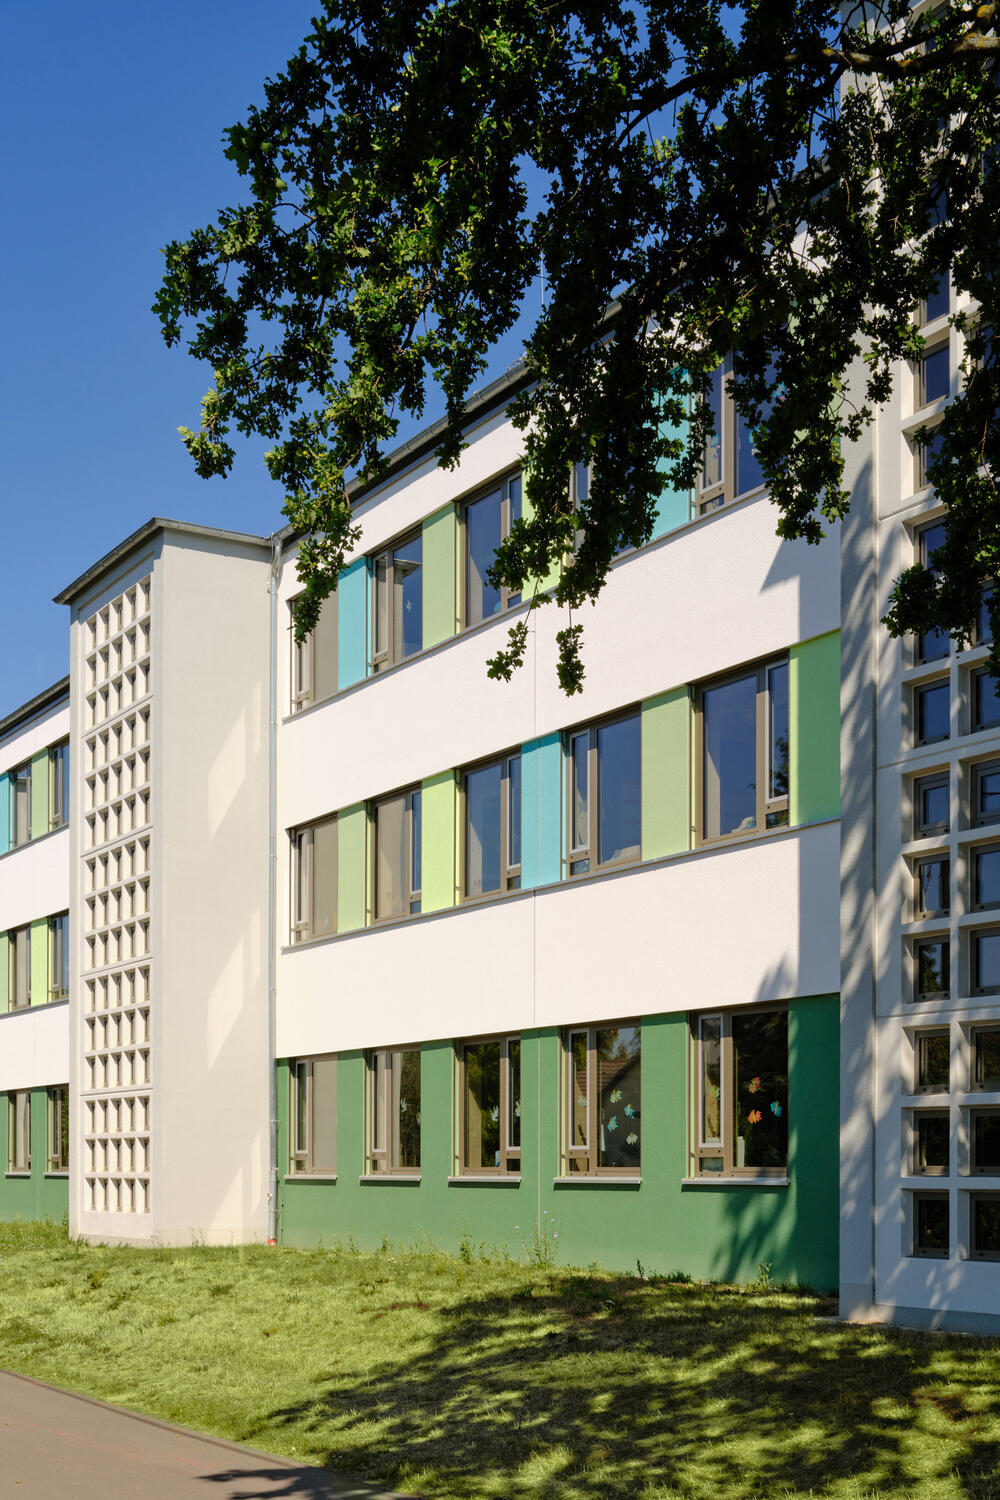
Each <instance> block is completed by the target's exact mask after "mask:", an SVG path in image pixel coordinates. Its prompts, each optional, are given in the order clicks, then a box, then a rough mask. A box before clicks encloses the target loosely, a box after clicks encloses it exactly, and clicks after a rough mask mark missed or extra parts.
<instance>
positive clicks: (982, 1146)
mask: <svg viewBox="0 0 1000 1500" xmlns="http://www.w3.org/2000/svg"><path fill="white" fill-rule="evenodd" d="M974 1120H975V1129H974V1131H973V1136H972V1166H973V1170H974V1171H976V1172H984V1173H985V1172H989V1173H990V1174H991V1175H993V1174H1000V1114H996V1113H995V1112H994V1111H992V1110H990V1111H989V1112H986V1111H984V1110H977V1111H976V1114H975V1116H974Z"/></svg>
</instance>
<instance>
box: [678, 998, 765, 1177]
mask: <svg viewBox="0 0 1000 1500" xmlns="http://www.w3.org/2000/svg"><path fill="white" fill-rule="evenodd" d="M781 1014H783V1015H784V1016H785V1025H786V1039H787V1025H788V1015H789V1007H788V1005H787V1003H784V1004H782V1003H780V1002H779V1003H776V1004H775V1003H771V1002H767V1003H765V1004H762V1005H738V1006H729V1007H720V1008H719V1009H717V1010H698V1011H690V1012H689V1014H688V1028H687V1031H688V1079H689V1095H688V1097H689V1111H688V1175H689V1177H691V1178H697V1179H698V1181H699V1182H726V1181H729V1180H732V1179H736V1180H738V1181H750V1182H753V1181H757V1182H774V1181H776V1180H777V1181H779V1182H783V1181H785V1180H787V1178H788V1175H789V1159H788V1158H789V1147H788V1141H787V1135H786V1147H785V1164H784V1166H782V1167H745V1166H744V1167H741V1166H738V1165H737V1164H736V1161H735V1149H734V1141H735V1134H736V1131H735V1120H734V1116H735V1113H736V1098H735V1088H736V1074H735V1069H734V1066H733V1031H732V1023H733V1017H734V1016H746V1015H781ZM709 1020H711V1021H718V1022H719V1023H720V1025H719V1137H720V1144H719V1145H715V1144H714V1142H704V1141H702V1139H701V1121H702V1119H703V1117H704V1111H703V1109H702V1085H703V1083H704V1073H705V1070H704V1068H703V1067H702V1065H701V1045H702V1043H701V1032H702V1023H703V1022H705V1021H709ZM785 1072H786V1076H787V1074H788V1051H787V1040H786V1053H785ZM787 1087H788V1091H789V1093H790V1092H791V1086H790V1081H789V1084H788V1085H787ZM787 1129H788V1126H787V1124H786V1131H787ZM705 1161H721V1163H722V1166H721V1168H720V1169H719V1170H718V1171H713V1170H711V1169H706V1168H705V1167H704V1166H703V1165H702V1163H703V1162H705Z"/></svg>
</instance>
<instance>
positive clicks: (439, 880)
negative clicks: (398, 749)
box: [420, 771, 458, 912]
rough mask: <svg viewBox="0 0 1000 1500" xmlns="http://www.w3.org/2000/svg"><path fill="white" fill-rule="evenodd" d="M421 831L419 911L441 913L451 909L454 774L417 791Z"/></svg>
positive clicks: (448, 773)
mask: <svg viewBox="0 0 1000 1500" xmlns="http://www.w3.org/2000/svg"><path fill="white" fill-rule="evenodd" d="M421 793H422V795H421V809H420V818H421V824H422V828H423V841H422V844H421V850H420V859H421V872H420V879H421V900H420V909H421V911H425V912H426V911H443V910H444V908H445V907H448V906H454V905H455V891H456V860H455V823H456V811H457V803H458V794H457V787H456V783H455V773H454V771H442V772H441V774H440V775H439V776H431V777H429V778H428V780H427V781H425V782H423V784H422V787H421Z"/></svg>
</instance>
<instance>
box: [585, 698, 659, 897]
mask: <svg viewBox="0 0 1000 1500" xmlns="http://www.w3.org/2000/svg"><path fill="white" fill-rule="evenodd" d="M639 726H640V720H639V715H638V714H637V713H635V714H629V715H628V716H627V717H626V718H623V719H612V720H610V721H609V722H608V723H606V724H597V725H594V726H593V727H592V728H589V729H578V730H571V731H570V733H569V734H568V736H567V750H568V755H567V763H568V764H567V772H568V777H569V786H568V803H569V817H568V820H567V822H568V832H569V848H568V850H567V860H568V863H569V873H570V875H586V874H588V873H589V872H590V871H592V870H596V869H598V868H603V867H605V866H608V865H617V864H626V863H627V862H628V861H629V860H634V859H639V857H640V854H641V849H642V752H641V739H640V727H639Z"/></svg>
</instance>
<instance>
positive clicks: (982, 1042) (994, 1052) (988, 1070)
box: [972, 1026, 1000, 1090]
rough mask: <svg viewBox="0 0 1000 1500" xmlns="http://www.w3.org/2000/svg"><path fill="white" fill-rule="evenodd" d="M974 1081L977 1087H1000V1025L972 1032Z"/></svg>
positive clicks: (979, 1027)
mask: <svg viewBox="0 0 1000 1500" xmlns="http://www.w3.org/2000/svg"><path fill="white" fill-rule="evenodd" d="M972 1081H973V1085H974V1087H975V1088H977V1089H990V1090H994V1089H1000V1026H977V1028H976V1030H975V1031H974V1032H973V1033H972Z"/></svg>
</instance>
